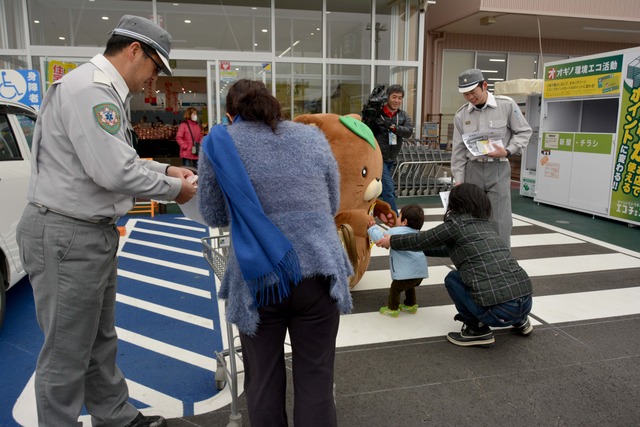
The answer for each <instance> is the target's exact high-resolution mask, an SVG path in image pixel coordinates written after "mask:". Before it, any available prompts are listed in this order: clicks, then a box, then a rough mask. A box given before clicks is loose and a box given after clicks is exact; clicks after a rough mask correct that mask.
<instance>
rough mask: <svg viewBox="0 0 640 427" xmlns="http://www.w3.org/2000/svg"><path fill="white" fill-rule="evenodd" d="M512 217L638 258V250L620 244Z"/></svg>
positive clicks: (630, 229) (631, 229) (636, 231)
mask: <svg viewBox="0 0 640 427" xmlns="http://www.w3.org/2000/svg"><path fill="white" fill-rule="evenodd" d="M513 219H514V221H515V220H516V219H518V220H522V221H527V222H529V223H531V224H532V225H537V226H539V227H544V228H546V229H547V230H551V231H555V232H556V233H561V234H565V235H567V236H571V237H575V238H576V239H580V240H584V241H585V242H589V243H593V244H596V245H599V246H602V247H605V248H607V249H611V250H614V251H616V252H621V253H623V254H627V255H629V256H633V257H636V258H640V252H636V251H633V250H631V249H627V248H623V247H621V246H616V245H613V244H611V243H607V242H603V241H602V240H598V239H594V238H592V237H588V236H584V235H582V234H578V233H574V232H573V231H569V230H565V229H563V228H560V227H556V226H554V225H551V224H546V223H544V222H540V221H536V220H535V219H531V218H526V217H524V216H521V215H516V214H513ZM594 221H596V220H594ZM629 232H630V233H636V235H639V237H640V234H639V233H638V230H637V229H634V228H631V227H629Z"/></svg>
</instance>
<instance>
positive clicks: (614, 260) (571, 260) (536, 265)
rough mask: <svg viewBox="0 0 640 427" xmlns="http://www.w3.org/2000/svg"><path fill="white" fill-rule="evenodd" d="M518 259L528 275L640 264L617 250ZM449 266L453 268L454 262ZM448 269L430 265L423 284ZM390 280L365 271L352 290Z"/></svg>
mask: <svg viewBox="0 0 640 427" xmlns="http://www.w3.org/2000/svg"><path fill="white" fill-rule="evenodd" d="M518 263H519V264H520V266H522V268H524V269H525V271H526V272H527V274H529V276H530V277H540V276H555V275H559V274H574V273H586V272H594V271H608V270H612V271H613V270H620V269H626V268H640V259H638V258H634V257H631V256H628V255H624V254H620V253H609V254H595V255H576V256H566V257H557V258H538V259H525V260H519V261H518ZM451 267H452V268H453V264H451ZM449 271H451V269H450V268H448V267H447V266H433V267H429V278H428V279H427V280H425V281H424V282H423V284H427V285H430V284H431V285H435V284H439V283H444V276H446V275H447V274H448V272H449ZM390 284H391V274H390V273H389V270H388V269H385V270H374V271H367V272H366V273H365V274H364V276H363V277H362V279H361V280H360V283H358V284H357V285H356V286H355V288H354V289H353V290H354V291H360V290H371V289H384V288H386V287H388V286H389V285H390ZM361 285H362V286H361Z"/></svg>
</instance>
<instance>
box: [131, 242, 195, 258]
mask: <svg viewBox="0 0 640 427" xmlns="http://www.w3.org/2000/svg"><path fill="white" fill-rule="evenodd" d="M127 245H140V246H146V247H149V248H155V249H161V250H163V251H168V252H175V253H179V254H184V255H191V256H194V257H197V258H201V257H202V251H192V250H189V249H183V248H176V247H175V246H171V245H163V244H160V243H154V242H148V241H146V240H141V239H132V238H129V239H127ZM129 249H130V247H129Z"/></svg>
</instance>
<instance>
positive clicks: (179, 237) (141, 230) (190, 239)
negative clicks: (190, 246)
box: [131, 228, 201, 243]
mask: <svg viewBox="0 0 640 427" xmlns="http://www.w3.org/2000/svg"><path fill="white" fill-rule="evenodd" d="M131 231H137V232H138V233H145V234H153V235H154V236H162V237H168V238H170V239H177V240H185V241H187V242H196V243H200V242H201V240H200V238H198V237H189V236H182V235H180V234H173V233H164V232H162V231H156V230H147V229H146V228H134V229H132V230H131Z"/></svg>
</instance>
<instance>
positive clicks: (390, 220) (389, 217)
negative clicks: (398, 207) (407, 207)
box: [378, 212, 396, 227]
mask: <svg viewBox="0 0 640 427" xmlns="http://www.w3.org/2000/svg"><path fill="white" fill-rule="evenodd" d="M378 218H380V221H382V222H384V223H385V224H387V225H388V226H389V227H393V226H394V225H396V216H395V215H394V214H393V213H391V212H388V213H386V214H385V213H381V214H380V216H379V217H378Z"/></svg>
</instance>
